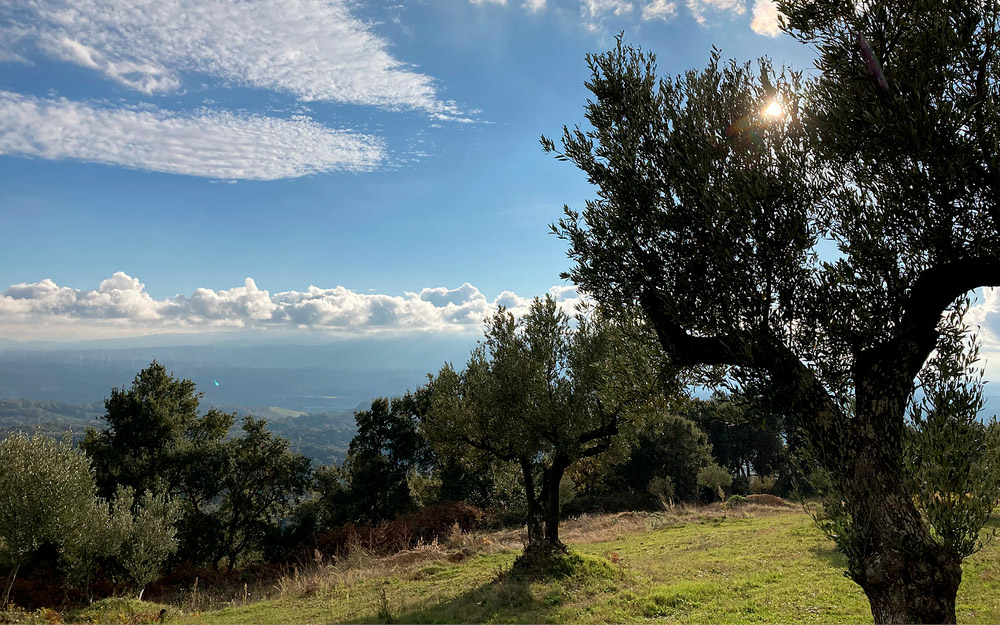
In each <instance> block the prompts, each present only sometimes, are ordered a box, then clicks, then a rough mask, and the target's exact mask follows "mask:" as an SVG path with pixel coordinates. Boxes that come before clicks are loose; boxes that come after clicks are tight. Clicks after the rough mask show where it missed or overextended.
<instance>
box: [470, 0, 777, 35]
mask: <svg viewBox="0 0 1000 625" xmlns="http://www.w3.org/2000/svg"><path fill="white" fill-rule="evenodd" d="M469 2H471V3H472V4H476V5H487V4H495V5H501V6H520V7H521V8H524V9H528V10H529V11H532V12H538V11H540V10H541V9H544V8H546V7H547V6H549V5H551V6H552V7H553V9H554V11H555V12H556V13H559V14H560V15H564V16H565V15H568V14H575V15H579V20H580V21H579V24H580V25H581V26H583V28H585V29H587V30H589V31H593V32H597V31H601V32H603V31H605V30H606V29H607V28H608V24H609V23H612V22H613V23H614V26H613V27H614V28H616V29H617V28H620V27H621V26H622V25H623V24H627V23H629V22H632V23H634V22H635V21H636V20H637V19H638V21H639V22H649V21H652V20H662V21H664V22H670V21H672V20H673V19H674V18H676V17H677V15H678V2H677V1H675V0H548V2H547V1H546V0H524V2H522V3H520V4H518V3H516V2H511V3H508V1H507V0H469ZM748 2H749V0H685V1H684V6H685V7H686V8H687V10H688V12H689V13H690V15H691V16H692V17H693V18H694V19H695V21H697V22H698V23H699V24H702V25H709V24H711V23H713V22H715V21H720V20H725V21H729V20H731V19H732V18H733V17H734V16H742V15H746V12H747V4H748ZM750 28H751V29H752V30H753V31H754V32H756V33H758V34H761V35H766V36H769V37H776V36H778V35H779V34H780V33H781V30H780V28H779V27H778V10H777V6H776V5H775V4H774V0H754V5H753V14H752V17H751V21H750Z"/></svg>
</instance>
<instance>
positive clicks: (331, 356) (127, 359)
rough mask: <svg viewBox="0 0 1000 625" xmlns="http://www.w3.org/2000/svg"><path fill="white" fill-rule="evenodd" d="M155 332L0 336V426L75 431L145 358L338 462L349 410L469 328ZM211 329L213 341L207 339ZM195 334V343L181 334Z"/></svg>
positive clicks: (441, 355)
mask: <svg viewBox="0 0 1000 625" xmlns="http://www.w3.org/2000/svg"><path fill="white" fill-rule="evenodd" d="M231 336H232V335H216V336H210V337H206V336H204V335H187V336H186V335H157V336H152V337H143V338H141V339H118V340H100V341H83V342H76V343H39V342H32V343H26V342H18V341H12V340H4V339H0V435H4V434H6V433H9V432H11V431H15V430H22V431H42V432H45V433H47V434H53V435H61V434H62V433H64V432H66V431H73V432H74V435H75V437H76V438H79V437H80V436H82V433H83V431H84V429H85V428H86V427H88V426H96V427H100V426H101V425H102V424H103V423H102V422H101V421H100V416H101V415H103V414H104V405H103V400H104V399H105V398H106V397H107V396H108V395H109V394H110V391H111V389H112V388H113V387H123V386H124V387H128V386H129V385H131V383H132V379H133V378H134V377H135V375H136V374H137V373H138V372H139V371H140V370H141V369H143V368H144V367H146V366H148V365H149V363H150V362H152V360H153V359H154V358H155V359H156V360H157V361H159V362H160V363H162V364H163V365H164V366H166V367H167V369H168V370H169V371H171V372H172V373H173V374H174V375H175V376H177V377H180V378H188V379H191V380H193V381H194V382H195V383H196V384H197V386H198V390H199V391H200V392H202V393H203V394H204V397H203V398H202V410H207V409H208V408H209V407H216V408H219V409H221V410H225V411H226V412H237V413H239V414H241V415H245V414H253V415H254V416H258V417H265V418H267V419H268V424H269V427H270V429H271V430H272V431H273V432H275V433H276V434H279V435H281V436H284V437H285V438H288V439H289V440H290V441H291V442H292V445H293V447H294V448H295V449H296V450H297V451H299V452H301V453H304V454H306V455H307V456H309V457H311V458H314V459H315V460H316V461H317V462H321V463H324V464H327V463H331V462H339V461H341V460H342V459H343V457H344V455H345V454H346V451H347V445H348V443H349V442H350V440H351V438H352V437H353V436H354V432H355V425H354V411H355V410H358V409H367V408H368V406H369V405H370V404H371V400H372V399H373V398H375V397H382V396H389V397H391V396H396V395H402V394H403V393H405V392H406V391H407V390H413V389H415V388H416V387H417V386H419V385H421V384H423V383H424V382H426V380H427V374H428V373H429V372H436V371H437V370H438V369H439V368H440V367H441V366H442V365H443V364H444V363H445V362H454V363H455V364H456V366H461V365H462V364H463V363H464V362H465V361H466V359H467V358H468V356H469V351H470V350H471V349H472V347H473V346H474V345H475V342H476V338H477V337H470V336H460V337H453V336H435V335H421V336H416V337H379V338H363V339H350V340H341V341H330V340H327V341H326V342H320V341H317V342H316V343H306V344H303V343H302V342H301V341H302V337H297V338H298V340H299V341H300V342H299V343H295V342H291V343H289V342H287V337H282V336H273V335H271V336H264V337H262V336H260V335H257V336H254V335H249V336H243V335H241V338H239V339H237V340H233V339H231ZM213 339H214V342H213ZM189 343H195V344H189Z"/></svg>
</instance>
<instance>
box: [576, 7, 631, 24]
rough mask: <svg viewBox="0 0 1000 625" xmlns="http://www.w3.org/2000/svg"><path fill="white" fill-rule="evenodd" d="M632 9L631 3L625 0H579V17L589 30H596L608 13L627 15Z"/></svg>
mask: <svg viewBox="0 0 1000 625" xmlns="http://www.w3.org/2000/svg"><path fill="white" fill-rule="evenodd" d="M634 9H635V7H634V6H633V5H632V3H631V2H626V1H625V0H580V17H582V18H583V20H584V22H585V23H586V24H587V27H588V28H589V29H591V30H596V29H597V28H598V27H599V26H600V22H601V20H602V19H604V18H605V17H607V16H608V15H609V14H611V15H618V16H621V15H627V14H629V13H631V12H632V11H633V10H634Z"/></svg>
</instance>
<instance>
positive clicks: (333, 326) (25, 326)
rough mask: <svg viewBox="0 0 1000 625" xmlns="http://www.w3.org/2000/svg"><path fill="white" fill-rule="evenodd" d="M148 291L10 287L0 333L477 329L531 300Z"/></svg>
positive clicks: (133, 285)
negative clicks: (157, 294) (163, 294)
mask: <svg viewBox="0 0 1000 625" xmlns="http://www.w3.org/2000/svg"><path fill="white" fill-rule="evenodd" d="M145 288H146V287H145V285H144V284H143V283H142V282H140V281H139V280H138V279H136V278H133V277H131V276H129V275H127V274H125V273H124V272H118V273H116V274H114V275H113V276H112V277H111V278H109V279H107V280H105V281H103V282H101V284H100V285H99V286H98V288H96V289H93V290H89V291H88V290H78V289H73V288H70V287H66V286H59V285H57V284H56V283H55V282H53V281H52V280H49V279H45V280H41V281H40V282H35V283H30V284H28V283H25V284H15V285H13V286H11V287H10V288H8V289H7V290H6V291H5V292H4V293H2V294H0V336H2V335H3V334H4V333H9V332H14V335H15V336H25V335H26V333H27V334H30V333H32V332H33V333H34V334H35V335H39V334H40V335H41V336H45V333H48V332H53V331H54V330H53V329H54V328H62V329H63V330H66V329H67V328H73V329H75V330H76V332H77V333H78V334H83V333H86V334H94V335H95V336H96V335H104V336H108V335H113V334H115V333H117V334H143V333H149V332H160V331H167V330H174V331H199V330H218V329H226V328H229V329H240V328H255V329H260V328H285V329H289V328H291V329H294V328H298V329H309V330H319V331H325V332H335V333H372V332H386V331H395V332H405V331H428V330H431V331H452V332H478V331H479V330H480V329H481V328H482V322H483V320H484V319H485V318H486V317H487V316H489V315H490V314H492V313H493V311H495V310H496V309H497V307H498V306H504V307H506V308H508V309H510V310H511V311H512V312H513V313H514V314H515V315H521V314H524V313H525V312H527V310H528V307H529V306H530V304H531V299H530V298H525V297H521V296H519V295H517V294H516V293H513V292H511V291H504V292H502V293H501V294H500V295H498V296H497V297H496V298H494V299H493V300H492V301H490V300H489V299H488V298H487V297H486V296H485V295H483V294H482V293H481V292H480V291H479V289H477V288H476V287H475V286H473V285H471V284H468V283H465V284H463V285H462V286H460V287H458V288H455V289H447V288H443V287H436V288H425V289H422V290H420V291H418V292H413V293H410V292H407V293H404V294H403V295H402V296H394V295H386V294H381V293H356V292H354V291H351V290H349V289H346V288H344V287H342V286H338V287H335V288H320V287H317V286H310V287H309V288H307V289H306V290H304V291H283V292H280V293H274V294H271V293H269V292H268V291H267V290H264V289H261V288H259V287H258V286H257V284H256V282H254V280H253V279H251V278H247V279H246V281H245V282H244V284H243V286H238V287H234V288H231V289H223V290H218V291H216V290H213V289H207V288H199V289H195V291H194V292H193V293H192V294H191V295H176V296H174V297H170V298H165V299H162V300H157V299H155V298H153V297H152V296H150V295H149V293H147V292H146V290H145ZM549 292H550V294H552V295H553V297H555V298H556V300H557V301H558V302H559V304H560V306H562V307H563V309H564V310H566V312H567V313H569V314H572V313H574V312H575V311H576V307H577V306H578V304H579V303H580V302H581V301H583V300H584V297H583V296H581V295H580V294H579V293H577V292H576V290H575V289H574V288H573V287H562V286H559V287H553V288H552V289H550V291H549ZM68 331H70V332H72V330H68Z"/></svg>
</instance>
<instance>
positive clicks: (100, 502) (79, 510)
mask: <svg viewBox="0 0 1000 625" xmlns="http://www.w3.org/2000/svg"><path fill="white" fill-rule="evenodd" d="M176 520H177V508H176V506H175V505H174V504H173V503H172V502H171V501H170V500H169V499H168V498H167V497H165V496H162V497H153V496H152V495H150V494H149V493H148V492H147V493H146V494H145V495H144V496H143V497H142V498H140V500H139V501H138V502H136V501H135V497H134V495H133V492H132V490H131V489H129V488H121V489H119V491H118V492H117V493H116V496H115V498H114V500H113V501H112V502H110V503H109V502H108V501H107V500H105V499H102V498H101V497H98V496H97V486H96V484H95V482H94V476H93V473H92V471H91V466H90V459H89V458H88V457H87V456H86V454H84V453H83V452H81V451H78V450H76V449H73V447H72V445H71V444H70V443H69V441H68V440H63V441H57V440H55V439H52V438H48V437H45V436H26V435H24V434H15V435H12V436H9V437H7V438H6V439H4V440H3V441H0V540H2V544H3V547H4V549H5V552H6V554H5V555H6V556H7V557H8V559H9V560H10V561H11V564H12V570H11V575H10V582H9V583H8V585H7V589H6V592H5V594H4V603H5V604H6V603H7V602H9V600H10V591H11V588H12V587H13V585H14V580H15V579H16V576H17V572H18V570H19V569H20V566H21V564H22V563H23V562H24V560H25V558H27V557H28V556H29V555H30V554H31V553H33V552H35V551H36V550H38V549H39V548H40V547H42V546H43V545H46V544H51V545H53V546H55V547H56V549H57V551H58V553H59V559H60V561H61V564H62V568H63V572H64V573H65V575H66V584H67V585H68V586H70V587H73V588H76V589H78V590H79V591H80V592H81V593H82V594H83V595H84V597H85V598H86V599H88V600H89V599H90V585H91V583H92V582H93V580H94V575H95V573H96V571H97V567H98V564H100V563H101V562H106V563H109V564H112V565H114V564H115V563H117V565H118V566H119V567H120V568H122V569H123V570H125V571H126V572H127V576H128V577H129V579H131V580H132V582H133V583H134V584H135V585H136V587H137V588H138V589H139V594H140V596H141V594H142V588H143V587H144V586H145V584H147V583H148V582H149V581H151V580H152V579H155V577H156V575H157V573H158V572H159V568H160V566H161V565H162V564H163V562H164V561H165V560H166V558H167V556H169V555H170V554H171V553H173V552H174V551H175V550H176V548H177V543H176V541H175V540H174V528H173V523H174V522H175V521H176Z"/></svg>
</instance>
